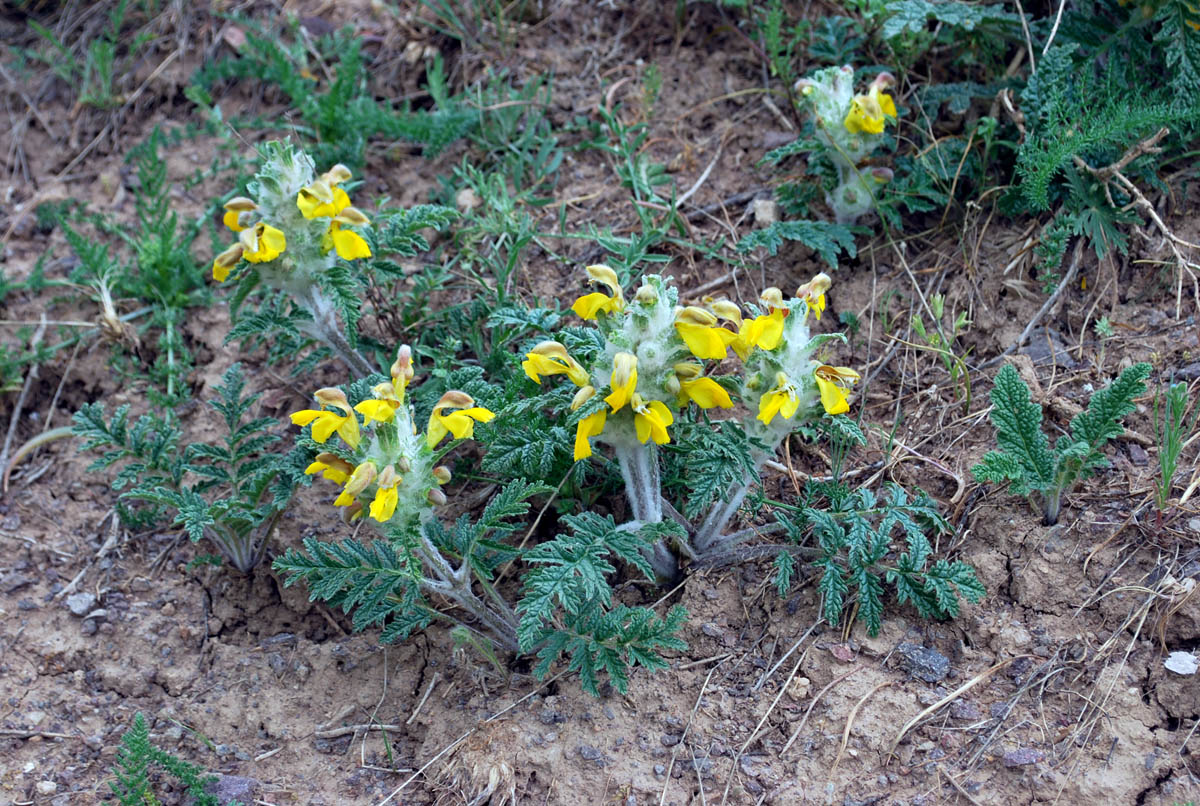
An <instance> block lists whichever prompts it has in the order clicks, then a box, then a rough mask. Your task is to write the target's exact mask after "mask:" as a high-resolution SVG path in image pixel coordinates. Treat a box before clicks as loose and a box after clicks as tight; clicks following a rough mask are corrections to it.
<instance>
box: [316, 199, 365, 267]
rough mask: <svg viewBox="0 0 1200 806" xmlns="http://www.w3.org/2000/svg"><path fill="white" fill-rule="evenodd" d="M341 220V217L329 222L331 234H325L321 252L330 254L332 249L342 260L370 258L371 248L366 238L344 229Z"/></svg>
mask: <svg viewBox="0 0 1200 806" xmlns="http://www.w3.org/2000/svg"><path fill="white" fill-rule="evenodd" d="M350 209H351V210H353V209H354V208H353V207H351V208H350ZM339 219H341V216H338V218H335V219H334V220H333V221H331V222H329V232H327V233H325V237H324V238H323V239H322V240H321V251H322V252H324V253H325V254H329V250H330V249H335V250H337V254H338V257H340V258H341V259H342V260H358V259H359V258H364V257H370V256H371V246H370V245H369V244H368V243H367V240H366V238H364V237H363V236H361V235H359V234H358V233H357V232H355V231H354V230H350V229H342V226H343V224H342V222H341V221H340V220H339Z"/></svg>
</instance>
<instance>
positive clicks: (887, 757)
mask: <svg viewBox="0 0 1200 806" xmlns="http://www.w3.org/2000/svg"><path fill="white" fill-rule="evenodd" d="M1029 657H1033V656H1032V655H1016V656H1014V657H1011V658H1009V659H1008V660H1004V661H1000V662H999V663H997V664H996V665H995V666H992V667H991V668H989V669H986V670H985V671H983V672H980V673H979V674H977V675H975V676H974V677H972V678H971V679H970V680H968V681H967V682H965V683H963V684H962V685H961V686H959V687H958V688H956V689H954V691H951V692H950V693H949V694H947V695H946V696H945V697H942V698H941V699H940V700H938V701H937V702H935V703H934V704H933V705H931V706H929V707H928V708H926V709H925V710H924V711H922V712H921V713H919V714H917V715H916V716H914V717H913V718H912V719H910V720H908V722H906V723H905V724H904V727H902V728H900V732H899V733H897V734H896V738H895V739H892V743H891V745H890V746H889V747H888V749H887V752H886V753H884V754H883V755H884V764H887V763H889V762H890V761H891V759H892V756H893V755H895V753H896V747H897V746H898V745H899V744H900V740H901V739H903V738H904V735H905V734H906V733H908V732H909V731H910V730H912V728H913V726H914V725H916V724H917V723H918V722H920V721H921V720H922V719H924V718H925V717H927V716H929V715H930V714H932V713H934V712H935V711H938V710H940V709H941V708H943V707H945V706H946V705H949V704H950V703H952V702H954V701H955V700H956V699H958V698H959V697H961V696H962V695H963V694H966V693H967V692H968V691H970V690H971V689H973V688H975V687H976V686H978V685H979V684H980V683H982V682H984V681H985V680H987V679H989V678H990V677H991V676H992V675H994V674H995V673H996V672H998V671H1000V670H1001V669H1003V668H1004V667H1005V666H1008V665H1009V664H1010V663H1012V662H1013V661H1015V660H1017V658H1029Z"/></svg>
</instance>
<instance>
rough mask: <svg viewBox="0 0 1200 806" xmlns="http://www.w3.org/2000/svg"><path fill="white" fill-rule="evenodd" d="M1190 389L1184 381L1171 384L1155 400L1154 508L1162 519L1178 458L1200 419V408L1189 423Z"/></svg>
mask: <svg viewBox="0 0 1200 806" xmlns="http://www.w3.org/2000/svg"><path fill="white" fill-rule="evenodd" d="M1188 408H1189V400H1188V385H1187V384H1186V383H1184V382H1183V381H1179V382H1176V383H1172V384H1169V385H1168V386H1167V388H1166V390H1165V391H1164V392H1163V393H1161V394H1156V395H1155V396H1154V431H1155V433H1156V434H1157V435H1158V478H1157V479H1156V480H1155V482H1154V504H1155V506H1156V507H1157V508H1158V513H1159V518H1161V517H1162V513H1164V512H1166V511H1167V506H1168V501H1169V500H1170V498H1171V487H1172V485H1173V484H1174V481H1175V471H1176V469H1177V468H1178V467H1179V455H1180V454H1181V453H1183V446H1184V443H1186V442H1187V440H1188V438H1189V436H1190V435H1191V433H1192V431H1193V430H1194V429H1195V427H1196V420H1197V418H1200V407H1197V409H1196V410H1195V411H1194V412H1192V416H1191V419H1188V416H1187V414H1188Z"/></svg>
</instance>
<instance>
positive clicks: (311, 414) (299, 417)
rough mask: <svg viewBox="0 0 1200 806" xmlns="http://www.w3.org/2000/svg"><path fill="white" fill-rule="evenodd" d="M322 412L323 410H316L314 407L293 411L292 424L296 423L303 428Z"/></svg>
mask: <svg viewBox="0 0 1200 806" xmlns="http://www.w3.org/2000/svg"><path fill="white" fill-rule="evenodd" d="M324 413H325V412H323V411H317V410H315V409H305V410H304V411H297V412H293V413H292V415H291V420H292V425H298V426H300V427H301V428H303V427H304V426H306V425H308V424H309V423H311V422H312V421H313V420H315V419H317V418H318V417H320V416H321V415H322V414H324Z"/></svg>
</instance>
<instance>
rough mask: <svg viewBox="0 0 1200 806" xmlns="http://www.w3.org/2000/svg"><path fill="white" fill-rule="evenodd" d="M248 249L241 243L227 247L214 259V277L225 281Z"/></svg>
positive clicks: (220, 281) (221, 281)
mask: <svg viewBox="0 0 1200 806" xmlns="http://www.w3.org/2000/svg"><path fill="white" fill-rule="evenodd" d="M245 251H246V247H244V246H242V245H241V244H240V243H235V244H234V245H233V246H231V247H229V248H228V249H226V250H225V251H224V252H222V253H221V254H219V255H217V256H216V258H214V259H213V266H212V273H213V279H214V280H216V281H217V282H218V283H223V282H225V281H226V280H227V279H228V278H229V270H230V269H232V268H233V267H234V266H236V265H237V263H238V261H239V260H241V259H242V253H243V252H245Z"/></svg>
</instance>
